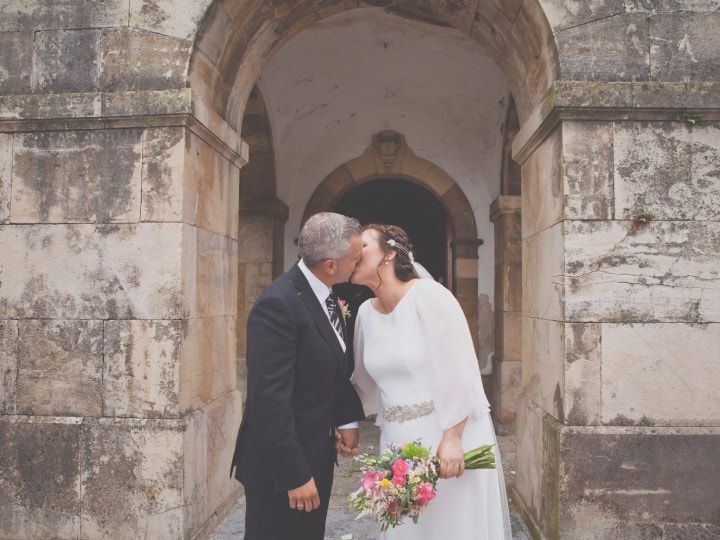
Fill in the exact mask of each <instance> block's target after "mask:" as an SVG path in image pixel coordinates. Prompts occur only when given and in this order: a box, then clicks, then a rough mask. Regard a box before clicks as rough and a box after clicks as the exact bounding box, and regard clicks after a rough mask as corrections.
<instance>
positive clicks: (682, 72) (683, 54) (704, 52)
mask: <svg viewBox="0 0 720 540" xmlns="http://www.w3.org/2000/svg"><path fill="white" fill-rule="evenodd" d="M718 7H720V6H718ZM718 7H716V8H715V11H714V12H712V13H686V12H684V7H683V9H682V10H681V9H680V8H677V12H676V13H668V14H658V15H652V16H650V18H649V27H650V43H651V46H650V66H651V73H650V74H651V77H652V79H653V80H658V81H684V80H698V81H708V80H713V79H715V78H716V74H717V73H718V70H720V35H718V33H717V27H718V25H719V24H720V13H718Z"/></svg>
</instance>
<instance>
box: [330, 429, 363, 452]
mask: <svg viewBox="0 0 720 540" xmlns="http://www.w3.org/2000/svg"><path fill="white" fill-rule="evenodd" d="M335 437H336V441H337V442H336V444H335V447H336V448H337V451H338V452H340V453H341V454H342V455H343V456H345V457H350V456H352V455H354V454H356V453H357V449H358V443H359V442H360V430H359V429H358V428H349V429H338V430H337V431H336V433H335Z"/></svg>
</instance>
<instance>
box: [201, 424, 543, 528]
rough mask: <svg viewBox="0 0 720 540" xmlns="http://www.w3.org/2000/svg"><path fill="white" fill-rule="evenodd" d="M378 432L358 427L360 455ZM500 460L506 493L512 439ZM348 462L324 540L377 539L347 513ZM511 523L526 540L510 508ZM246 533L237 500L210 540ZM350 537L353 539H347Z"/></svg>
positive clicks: (339, 475)
mask: <svg viewBox="0 0 720 540" xmlns="http://www.w3.org/2000/svg"><path fill="white" fill-rule="evenodd" d="M378 440H379V431H378V429H377V428H376V427H375V426H374V425H373V424H372V423H370V422H361V423H360V452H361V453H364V452H370V451H373V450H374V449H377V447H378ZM498 445H499V446H500V452H501V455H502V458H503V467H504V472H505V482H506V485H507V488H508V490H509V489H510V486H511V485H512V484H513V483H514V479H515V463H516V458H515V441H514V437H513V436H503V437H498ZM351 463H352V460H351V459H348V458H341V460H340V469H339V470H336V471H335V482H334V484H333V494H332V497H331V499H330V510H329V512H328V518H327V529H326V532H325V538H326V540H349V539H352V540H369V539H372V538H377V536H378V531H379V528H378V526H377V525H375V523H374V522H373V521H372V520H370V519H361V520H357V521H355V513H354V512H351V511H350V510H348V509H347V505H346V503H345V501H346V498H347V496H348V494H349V493H350V492H352V491H354V490H355V489H356V487H355V486H356V485H357V482H358V478H357V476H350V474H349V471H350V465H351ZM510 520H511V523H512V529H513V539H514V540H529V539H530V534H529V532H528V531H527V528H526V527H525V525H524V524H523V522H522V520H521V518H520V516H519V514H518V513H517V512H516V511H514V510H513V508H512V506H511V508H510ZM244 532H245V500H244V499H242V498H241V499H240V500H239V501H238V502H237V504H236V505H235V507H234V508H233V509H232V510H231V511H230V513H229V514H228V516H227V517H226V518H225V521H224V522H223V523H221V524H220V526H219V527H218V528H217V530H216V531H215V532H214V533H213V534H212V535H211V538H212V540H231V539H232V540H237V539H241V538H242V537H243V534H244ZM348 535H352V536H348Z"/></svg>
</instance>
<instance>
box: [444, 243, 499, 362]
mask: <svg viewBox="0 0 720 540" xmlns="http://www.w3.org/2000/svg"><path fill="white" fill-rule="evenodd" d="M482 243H483V241H482V240H480V239H479V238H456V239H454V240H452V241H451V242H450V251H451V265H452V283H451V284H450V285H451V287H450V290H451V291H452V292H453V294H454V295H455V297H456V298H457V300H458V302H460V306H461V307H462V309H463V312H464V313H465V317H467V321H468V326H470V333H471V334H472V337H473V343H474V344H475V350H476V351H477V353H478V361H479V362H480V367H481V368H484V367H485V362H486V360H487V356H488V354H489V353H490V351H489V350H481V347H480V343H479V340H478V283H477V277H478V248H479V247H480V246H481V245H482ZM488 345H489V344H488ZM487 348H488V347H487V346H486V347H485V348H484V349H487Z"/></svg>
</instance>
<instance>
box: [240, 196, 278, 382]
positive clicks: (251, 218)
mask: <svg viewBox="0 0 720 540" xmlns="http://www.w3.org/2000/svg"><path fill="white" fill-rule="evenodd" d="M288 212H289V209H288V207H287V205H286V204H285V203H284V202H282V201H281V200H280V199H277V198H274V199H266V200H262V201H241V206H240V233H239V241H240V244H239V264H238V306H237V330H236V331H237V388H239V389H240V390H241V391H243V392H244V391H245V386H246V382H247V377H246V376H247V367H246V364H245V353H246V348H247V342H246V330H247V318H248V314H249V313H250V309H251V308H252V306H253V305H254V304H255V301H256V300H257V299H258V297H259V296H260V294H261V293H262V291H263V290H264V289H265V288H266V287H267V286H268V285H270V283H271V282H272V280H273V279H275V278H277V277H279V276H280V275H281V274H282V273H283V272H284V270H285V268H284V266H285V264H284V249H285V246H284V237H285V223H286V222H287V219H288Z"/></svg>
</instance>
